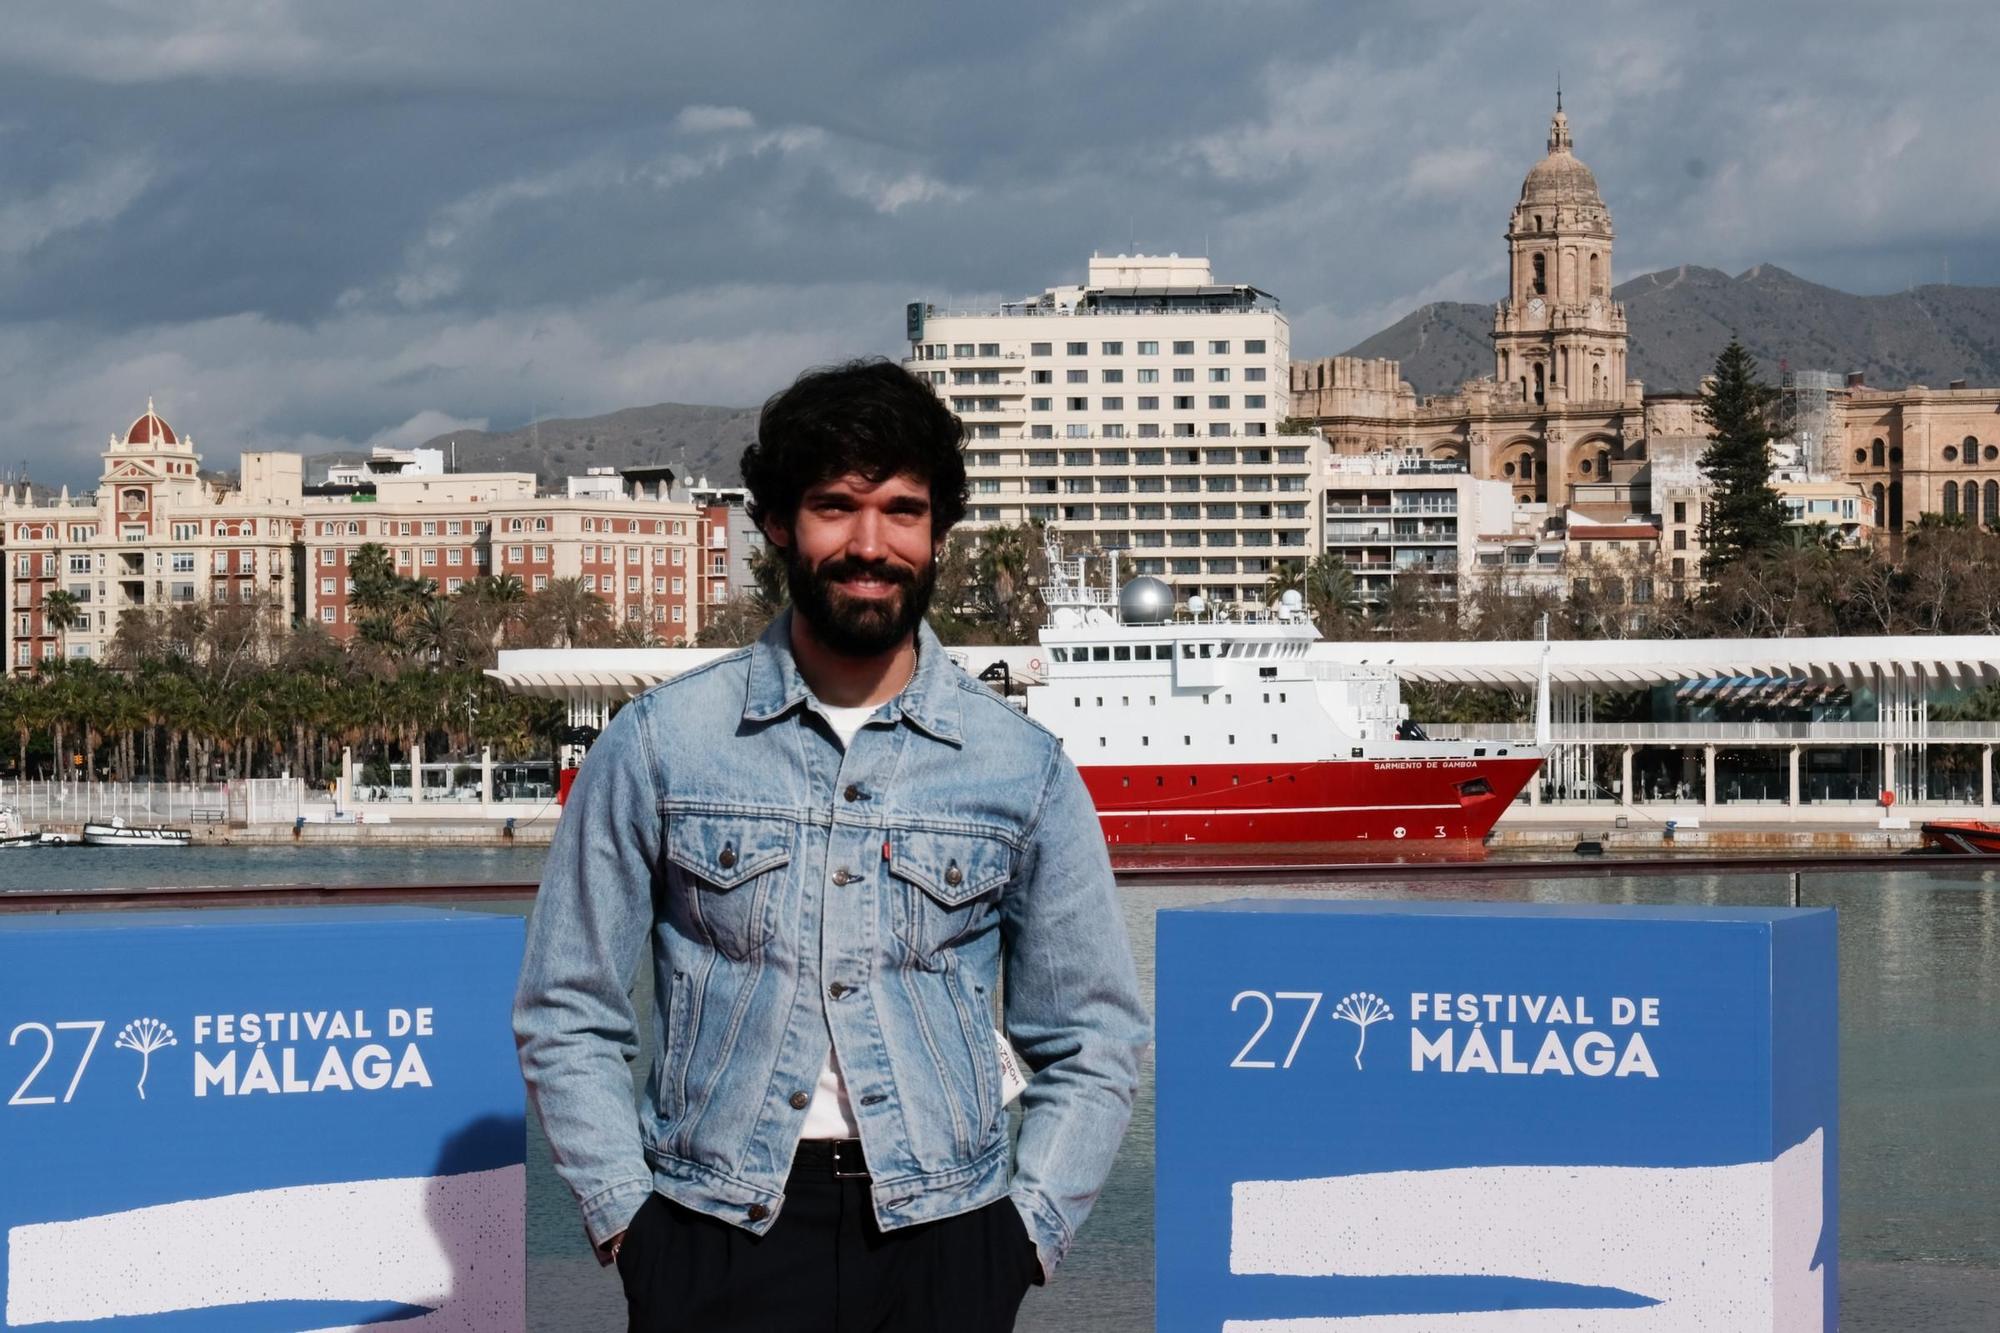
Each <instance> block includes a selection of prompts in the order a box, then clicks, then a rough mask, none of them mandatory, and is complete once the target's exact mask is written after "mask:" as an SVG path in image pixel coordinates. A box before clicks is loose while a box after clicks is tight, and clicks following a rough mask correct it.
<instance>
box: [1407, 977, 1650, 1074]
mask: <svg viewBox="0 0 2000 1333" xmlns="http://www.w3.org/2000/svg"><path fill="white" fill-rule="evenodd" d="M1600 1014H1601V1015H1603V1017H1604V1018H1605V1019H1606V1020H1608V1021H1607V1022H1603V1023H1600V1021H1599V1015H1600ZM1410 1019H1411V1026H1410V1070H1411V1072H1413V1073H1423V1072H1425V1071H1427V1070H1428V1071H1432V1072H1437V1073H1446V1074H1531V1075H1532V1074H1562V1075H1575V1074H1583V1075H1586V1076H1587V1077H1591V1078H1602V1077H1604V1076H1605V1075H1607V1074H1608V1075H1610V1076H1612V1077H1614V1078H1629V1077H1633V1076H1638V1077H1643V1078H1658V1077H1659V1076H1660V1071H1659V1068H1658V1066H1656V1065H1655V1064H1654V1063H1653V1052H1652V1050H1651V1048H1650V1047H1648V1046H1647V1045H1646V1036H1645V1032H1644V1031H1643V1030H1642V1029H1645V1028H1657V1027H1659V1026H1660V1001H1659V998H1658V997H1657V996H1639V997H1632V996H1624V995H1613V996H1610V997H1609V998H1608V1000H1607V1001H1606V1003H1605V1004H1604V1005H1603V1006H1602V1007H1601V1008H1599V1009H1596V1010H1593V1009H1592V1006H1591V1002H1590V997H1588V996H1583V995H1576V996H1570V995H1496V994H1481V995H1474V994H1452V993H1450V992H1446V991H1417V992H1414V993H1412V994H1411V996H1410ZM1426 1024H1429V1025H1430V1028H1431V1030H1430V1031H1429V1032H1426V1030H1425V1025H1426ZM1524 1026H1525V1027H1527V1028H1529V1029H1544V1030H1543V1031H1540V1032H1539V1033H1537V1032H1535V1031H1532V1030H1531V1031H1528V1032H1525V1033H1523V1032H1521V1031H1519V1029H1520V1028H1521V1027H1524ZM1607 1028H1609V1029H1611V1030H1610V1031H1607V1030H1606V1029H1607ZM1531 1050H1532V1051H1533V1052H1534V1054H1533V1056H1532V1058H1523V1057H1525V1056H1526V1055H1527V1053H1528V1052H1529V1051H1531Z"/></svg>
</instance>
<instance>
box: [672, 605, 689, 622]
mask: <svg viewBox="0 0 2000 1333" xmlns="http://www.w3.org/2000/svg"><path fill="white" fill-rule="evenodd" d="M686 618H687V608H686V607H684V606H676V607H674V623H675V624H676V625H678V624H680V623H681V621H683V620H685V619H686Z"/></svg>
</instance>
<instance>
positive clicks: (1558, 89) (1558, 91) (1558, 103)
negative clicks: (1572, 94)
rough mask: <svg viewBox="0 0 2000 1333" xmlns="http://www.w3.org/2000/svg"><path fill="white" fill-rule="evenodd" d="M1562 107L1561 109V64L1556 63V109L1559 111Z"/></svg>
mask: <svg viewBox="0 0 2000 1333" xmlns="http://www.w3.org/2000/svg"><path fill="white" fill-rule="evenodd" d="M1562 109H1563V72H1562V66H1560V65H1558V66H1556V110H1558V111H1560V110H1562Z"/></svg>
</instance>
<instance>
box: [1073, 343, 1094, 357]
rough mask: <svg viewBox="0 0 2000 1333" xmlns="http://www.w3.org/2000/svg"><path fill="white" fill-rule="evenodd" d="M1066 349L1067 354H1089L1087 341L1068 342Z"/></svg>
mask: <svg viewBox="0 0 2000 1333" xmlns="http://www.w3.org/2000/svg"><path fill="white" fill-rule="evenodd" d="M1068 351H1069V354H1070V355H1071V356H1089V355H1090V344H1089V343H1070V344H1069V347H1068Z"/></svg>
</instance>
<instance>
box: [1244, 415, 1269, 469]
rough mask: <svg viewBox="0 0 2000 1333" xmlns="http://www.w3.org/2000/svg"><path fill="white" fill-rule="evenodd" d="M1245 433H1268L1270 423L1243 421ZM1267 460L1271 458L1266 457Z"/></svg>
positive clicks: (1257, 434) (1255, 434)
mask: <svg viewBox="0 0 2000 1333" xmlns="http://www.w3.org/2000/svg"><path fill="white" fill-rule="evenodd" d="M1244 406H1245V407H1248V406H1249V404H1248V403H1245V404H1244ZM1243 433H1244V434H1245V435H1250V436H1258V437H1261V436H1264V435H1268V434H1269V433H1270V423H1269V422H1267V421H1246V422H1244V423H1243ZM1265 461H1266V462H1269V461H1270V460H1268V459H1266V460H1265Z"/></svg>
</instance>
